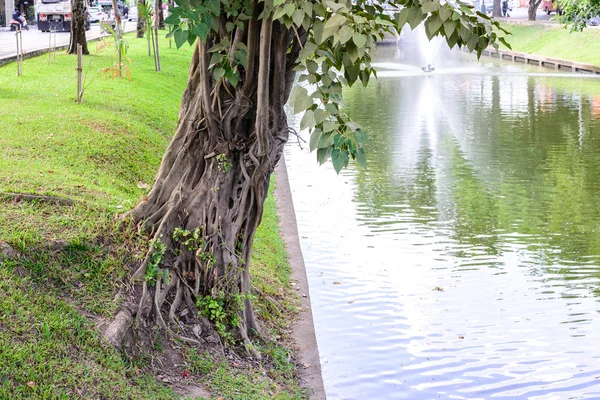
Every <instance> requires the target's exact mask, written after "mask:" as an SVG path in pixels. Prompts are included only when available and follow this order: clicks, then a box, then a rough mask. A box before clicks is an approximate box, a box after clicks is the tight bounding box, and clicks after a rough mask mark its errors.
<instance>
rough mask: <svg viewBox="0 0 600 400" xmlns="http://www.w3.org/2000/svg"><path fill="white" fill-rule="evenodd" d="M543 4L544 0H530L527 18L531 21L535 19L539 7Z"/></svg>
mask: <svg viewBox="0 0 600 400" xmlns="http://www.w3.org/2000/svg"><path fill="white" fill-rule="evenodd" d="M540 4H542V0H529V7H528V8H527V18H528V19H529V20H530V21H535V20H536V17H537V9H538V7H539V6H540Z"/></svg>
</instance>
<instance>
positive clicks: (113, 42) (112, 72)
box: [97, 24, 131, 80]
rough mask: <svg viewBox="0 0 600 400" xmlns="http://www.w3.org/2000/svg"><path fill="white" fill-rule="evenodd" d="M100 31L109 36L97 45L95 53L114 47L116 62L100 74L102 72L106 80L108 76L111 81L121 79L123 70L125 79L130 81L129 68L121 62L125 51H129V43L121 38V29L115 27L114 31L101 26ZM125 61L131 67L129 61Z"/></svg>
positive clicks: (106, 25)
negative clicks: (102, 30)
mask: <svg viewBox="0 0 600 400" xmlns="http://www.w3.org/2000/svg"><path fill="white" fill-rule="evenodd" d="M102 29H104V30H105V31H106V32H108V33H109V34H110V36H109V38H110V39H109V40H102V41H101V42H100V43H99V44H98V47H97V51H98V52H100V51H102V50H104V49H106V48H110V47H114V49H115V55H116V58H117V61H115V62H114V63H113V65H111V66H110V67H106V68H104V69H102V72H104V76H105V77H106V78H108V76H110V77H111V78H112V79H115V78H122V77H123V73H122V71H123V68H124V69H125V75H126V76H127V79H129V80H131V71H130V69H129V66H128V65H127V64H125V63H124V62H123V60H124V59H125V58H126V56H127V50H128V49H129V43H128V42H127V40H126V39H125V38H124V37H123V36H122V33H121V32H122V31H123V29H122V28H121V27H119V26H117V27H115V29H113V27H112V26H110V25H108V24H102ZM127 61H128V63H129V65H131V59H129V58H127Z"/></svg>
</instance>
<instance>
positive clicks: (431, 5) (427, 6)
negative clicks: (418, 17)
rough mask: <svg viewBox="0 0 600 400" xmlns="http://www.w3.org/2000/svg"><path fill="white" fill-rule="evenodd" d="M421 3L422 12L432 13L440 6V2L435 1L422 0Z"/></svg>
mask: <svg viewBox="0 0 600 400" xmlns="http://www.w3.org/2000/svg"><path fill="white" fill-rule="evenodd" d="M422 4H423V5H422V9H423V12H424V13H432V12H434V11H437V10H438V9H439V8H440V3H439V2H436V1H423V3H422Z"/></svg>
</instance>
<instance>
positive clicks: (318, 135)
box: [308, 129, 322, 152]
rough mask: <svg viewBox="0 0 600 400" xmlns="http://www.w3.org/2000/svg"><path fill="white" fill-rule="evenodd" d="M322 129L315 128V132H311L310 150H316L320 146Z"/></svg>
mask: <svg viewBox="0 0 600 400" xmlns="http://www.w3.org/2000/svg"><path fill="white" fill-rule="evenodd" d="M321 133H322V132H321V130H320V129H315V130H314V131H313V133H311V135H310V142H309V144H308V146H309V149H310V151H311V152H312V151H315V149H316V148H317V147H318V146H317V144H318V143H319V139H320V138H321Z"/></svg>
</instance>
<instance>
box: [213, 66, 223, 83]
mask: <svg viewBox="0 0 600 400" xmlns="http://www.w3.org/2000/svg"><path fill="white" fill-rule="evenodd" d="M223 76H225V70H224V69H223V68H222V67H215V69H214V70H213V78H214V79H215V81H218V80H219V79H221V78H222V77H223Z"/></svg>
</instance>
